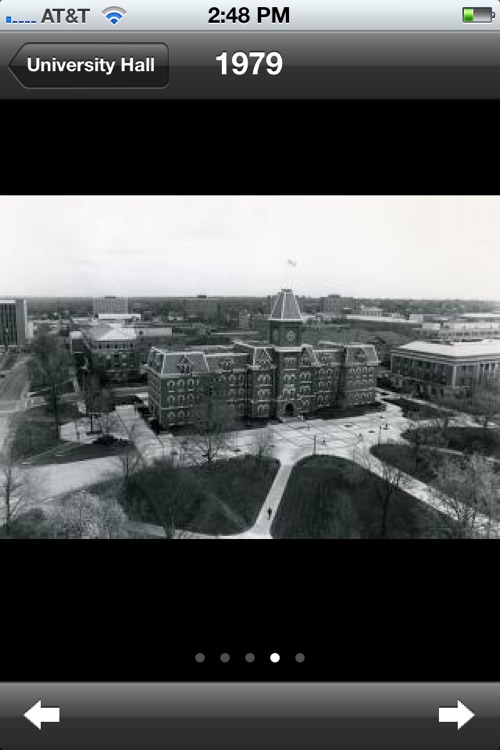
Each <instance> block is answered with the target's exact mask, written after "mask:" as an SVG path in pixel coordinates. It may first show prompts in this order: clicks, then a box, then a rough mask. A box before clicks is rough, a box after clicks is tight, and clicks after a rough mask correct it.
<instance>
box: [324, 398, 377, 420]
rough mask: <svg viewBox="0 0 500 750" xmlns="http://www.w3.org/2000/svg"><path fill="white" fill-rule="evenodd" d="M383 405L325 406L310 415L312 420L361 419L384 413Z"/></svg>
mask: <svg viewBox="0 0 500 750" xmlns="http://www.w3.org/2000/svg"><path fill="white" fill-rule="evenodd" d="M385 409H386V407H385V404H381V403H380V402H379V401H377V402H376V403H374V404H359V405H358V406H346V407H344V408H341V407H339V406H327V407H325V408H324V409H320V410H319V411H316V412H314V413H313V414H311V415H310V417H311V418H313V419H348V418H350V417H362V416H363V414H373V413H374V412H383V411H385Z"/></svg>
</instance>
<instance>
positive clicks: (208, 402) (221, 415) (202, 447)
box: [191, 376, 237, 466]
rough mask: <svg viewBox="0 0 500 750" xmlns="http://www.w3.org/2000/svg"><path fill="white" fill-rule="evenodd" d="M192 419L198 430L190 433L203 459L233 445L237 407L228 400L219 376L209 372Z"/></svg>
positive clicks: (206, 459) (207, 460)
mask: <svg viewBox="0 0 500 750" xmlns="http://www.w3.org/2000/svg"><path fill="white" fill-rule="evenodd" d="M191 421H192V423H193V426H194V430H195V431H196V432H195V434H194V435H192V436H191V443H192V444H193V445H194V447H195V449H196V452H197V454H198V455H199V456H200V457H201V460H202V462H204V463H206V464H208V465H209V466H211V465H212V463H213V461H214V460H215V459H216V458H217V457H218V456H219V455H220V454H221V453H222V452H223V451H224V450H225V449H227V448H228V447H230V445H231V435H229V434H228V433H229V432H230V431H231V430H234V429H235V428H236V424H237V423H236V417H235V413H234V408H233V406H232V405H230V404H228V402H227V400H226V391H225V388H224V386H223V385H222V384H221V382H220V381H219V380H218V379H217V377H216V376H210V377H209V379H208V380H207V382H206V384H205V388H204V392H203V394H202V396H201V399H200V401H199V402H198V403H197V404H196V405H195V406H194V407H193V408H192V409H191Z"/></svg>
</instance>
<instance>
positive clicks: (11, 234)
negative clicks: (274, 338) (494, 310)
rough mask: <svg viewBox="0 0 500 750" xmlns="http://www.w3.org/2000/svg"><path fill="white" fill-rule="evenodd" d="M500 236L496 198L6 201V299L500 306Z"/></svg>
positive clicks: (2, 273) (2, 290) (2, 276)
mask: <svg viewBox="0 0 500 750" xmlns="http://www.w3.org/2000/svg"><path fill="white" fill-rule="evenodd" d="M499 230H500V196H498V197H496V196H495V197H490V196H0V269H1V270H0V296H68V297H71V296H94V295H96V296H99V295H106V294H110V295H119V296H121V295H123V296H131V297H134V296H184V295H196V294H207V295H225V296H240V295H241V296H265V295H268V294H274V293H275V292H276V291H278V290H279V289H281V288H283V287H292V288H293V290H294V291H295V292H296V293H297V294H300V295H302V294H304V295H310V296H324V295H327V294H341V295H343V296H354V297H374V298H377V297H413V298H422V297H425V298H442V297H448V298H468V299H472V298H475V299H493V300H497V299H500V251H499V250H500V247H499V244H500V243H499V238H500V232H499ZM289 260H292V261H293V263H294V264H295V265H292V264H291V263H289V262H288V261H289Z"/></svg>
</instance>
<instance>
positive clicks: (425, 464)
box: [371, 443, 459, 484]
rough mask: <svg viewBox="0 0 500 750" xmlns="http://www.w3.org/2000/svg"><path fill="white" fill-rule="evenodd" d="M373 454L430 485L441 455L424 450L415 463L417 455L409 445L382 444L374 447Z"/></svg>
mask: <svg viewBox="0 0 500 750" xmlns="http://www.w3.org/2000/svg"><path fill="white" fill-rule="evenodd" d="M371 452H372V453H373V455H374V456H376V457H377V458H380V460H381V461H385V462H387V463H388V464H391V466H396V468H398V469H401V471H404V472H405V473H406V474H410V476H412V477H415V479H419V480H420V481H421V482H425V483H426V484H430V483H431V482H432V481H433V480H434V478H435V476H436V474H435V467H436V465H437V462H438V461H439V455H440V454H439V453H436V452H435V451H425V450H422V452H421V456H420V458H419V461H418V463H416V462H415V454H414V452H413V450H412V449H411V447H410V446H409V445H403V444H400V443H385V444H384V443H382V445H374V446H372V448H371ZM457 460H459V459H458V458H457Z"/></svg>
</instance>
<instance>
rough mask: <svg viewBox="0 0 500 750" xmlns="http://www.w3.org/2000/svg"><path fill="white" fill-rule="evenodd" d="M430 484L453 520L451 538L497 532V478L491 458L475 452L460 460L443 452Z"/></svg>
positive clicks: (499, 486)
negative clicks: (489, 459)
mask: <svg viewBox="0 0 500 750" xmlns="http://www.w3.org/2000/svg"><path fill="white" fill-rule="evenodd" d="M434 486H435V488H436V489H437V490H438V492H439V496H440V500H441V502H442V503H443V505H444V506H445V508H446V511H447V515H449V516H450V517H451V518H452V520H453V524H452V526H451V532H452V535H453V536H454V537H455V538H457V539H470V538H473V537H476V536H486V537H487V538H490V537H492V536H495V537H496V536H497V535H498V522H497V521H496V519H497V518H498V517H499V510H500V479H499V478H498V475H497V474H496V472H495V471H494V467H493V464H492V462H491V461H488V459H487V458H485V457H484V456H481V455H479V454H478V453H473V454H472V455H471V456H464V457H463V458H461V459H460V460H458V459H456V458H452V457H450V456H443V457H442V460H441V461H440V463H439V466H438V468H437V472H436V479H435V481H434Z"/></svg>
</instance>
